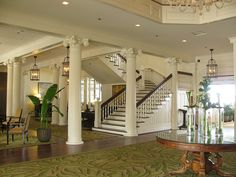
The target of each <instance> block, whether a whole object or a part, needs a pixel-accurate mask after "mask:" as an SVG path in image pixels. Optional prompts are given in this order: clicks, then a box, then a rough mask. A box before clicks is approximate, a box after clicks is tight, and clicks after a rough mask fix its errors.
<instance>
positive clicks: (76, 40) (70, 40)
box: [63, 35, 89, 47]
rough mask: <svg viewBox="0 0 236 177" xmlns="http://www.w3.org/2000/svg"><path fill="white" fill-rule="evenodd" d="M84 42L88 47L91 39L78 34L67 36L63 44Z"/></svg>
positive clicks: (73, 44)
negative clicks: (80, 36) (79, 36)
mask: <svg viewBox="0 0 236 177" xmlns="http://www.w3.org/2000/svg"><path fill="white" fill-rule="evenodd" d="M81 44H83V45H84V46H85V47H87V46H88V45H89V40H88V39H86V38H83V39H81V38H78V37H77V36H74V35H73V36H67V37H66V39H65V40H64V41H63V45H64V46H65V47H67V46H72V47H74V46H76V45H81Z"/></svg>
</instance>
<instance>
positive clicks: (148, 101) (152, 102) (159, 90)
mask: <svg viewBox="0 0 236 177" xmlns="http://www.w3.org/2000/svg"><path fill="white" fill-rule="evenodd" d="M171 78H172V74H170V75H169V76H168V77H167V78H166V79H165V80H163V81H162V82H161V83H160V84H158V85H157V86H156V88H155V89H153V90H152V91H151V92H150V93H148V94H147V95H146V96H145V97H143V98H142V99H141V100H140V101H139V102H137V104H136V108H137V110H136V111H137V122H141V121H143V119H145V118H149V115H150V114H151V113H153V110H157V109H158V108H159V106H161V105H162V104H163V102H165V101H166V99H167V98H169V97H170V94H171Z"/></svg>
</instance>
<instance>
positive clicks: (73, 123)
mask: <svg viewBox="0 0 236 177" xmlns="http://www.w3.org/2000/svg"><path fill="white" fill-rule="evenodd" d="M66 41H67V42H68V43H69V44H70V75H69V80H70V83H69V104H68V108H69V110H68V140H67V142H66V143H67V144H71V145H76V144H83V141H82V127H81V81H80V80H81V43H82V42H84V44H86V45H87V43H86V42H88V40H79V39H77V37H75V36H72V37H70V38H67V40H66Z"/></svg>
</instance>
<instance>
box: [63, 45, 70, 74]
mask: <svg viewBox="0 0 236 177" xmlns="http://www.w3.org/2000/svg"><path fill="white" fill-rule="evenodd" d="M66 49H67V50H66V57H65V59H64V61H63V62H62V76H66V77H68V76H69V70H70V61H69V59H70V57H69V49H70V46H67V47H66Z"/></svg>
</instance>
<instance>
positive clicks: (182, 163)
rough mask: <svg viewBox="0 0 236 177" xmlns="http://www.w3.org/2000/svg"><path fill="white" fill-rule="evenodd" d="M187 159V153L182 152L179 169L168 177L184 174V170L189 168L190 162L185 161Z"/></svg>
mask: <svg viewBox="0 0 236 177" xmlns="http://www.w3.org/2000/svg"><path fill="white" fill-rule="evenodd" d="M187 158H188V151H186V152H184V154H183V155H182V157H181V160H180V161H181V167H180V169H178V170H175V171H172V172H170V175H176V174H182V173H184V172H186V170H187V169H189V167H190V162H189V161H188V160H187Z"/></svg>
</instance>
